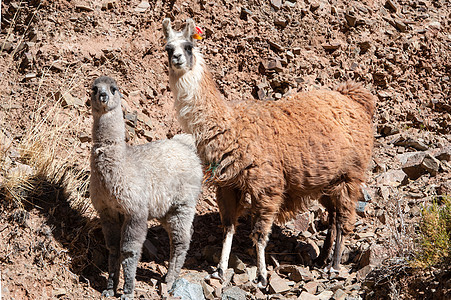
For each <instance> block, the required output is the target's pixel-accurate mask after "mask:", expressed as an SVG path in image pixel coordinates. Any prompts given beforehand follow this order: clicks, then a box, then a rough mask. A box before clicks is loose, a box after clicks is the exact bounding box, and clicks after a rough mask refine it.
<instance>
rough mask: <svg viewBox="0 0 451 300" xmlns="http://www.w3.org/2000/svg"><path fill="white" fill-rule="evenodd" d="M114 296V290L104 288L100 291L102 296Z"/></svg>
mask: <svg viewBox="0 0 451 300" xmlns="http://www.w3.org/2000/svg"><path fill="white" fill-rule="evenodd" d="M113 296H114V290H112V289H110V290H104V291H103V292H102V297H105V298H106V297H113Z"/></svg>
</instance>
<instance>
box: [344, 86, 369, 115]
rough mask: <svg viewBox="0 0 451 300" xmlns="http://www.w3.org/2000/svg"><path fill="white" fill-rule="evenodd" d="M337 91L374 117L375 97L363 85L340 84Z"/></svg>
mask: <svg viewBox="0 0 451 300" xmlns="http://www.w3.org/2000/svg"><path fill="white" fill-rule="evenodd" d="M336 91H337V92H339V93H341V94H343V95H345V96H348V97H349V98H351V99H352V100H354V101H355V102H357V103H359V104H360V105H362V106H363V107H364V108H365V111H366V112H367V113H368V114H369V115H370V116H372V115H373V112H374V97H373V95H372V94H371V93H370V92H369V91H368V90H367V89H366V88H364V87H363V85H362V84H361V83H356V82H353V81H347V82H346V83H342V84H340V85H339V86H338V87H337V88H336Z"/></svg>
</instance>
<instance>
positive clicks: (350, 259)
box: [0, 0, 451, 299]
mask: <svg viewBox="0 0 451 300" xmlns="http://www.w3.org/2000/svg"><path fill="white" fill-rule="evenodd" d="M1 9H2V13H1V15H2V19H1V32H0V55H1V59H0V95H1V97H2V100H1V101H0V202H1V206H2V211H3V212H4V213H3V214H2V215H1V216H0V240H1V242H0V272H1V289H2V290H1V294H2V296H3V297H4V298H5V299H49V298H61V299H91V298H92V299H98V298H99V297H100V293H101V291H102V289H103V288H104V287H105V285H106V270H107V263H106V260H107V256H106V249H105V247H104V241H103V236H102V233H101V230H100V227H99V223H98V219H97V217H96V214H95V213H94V212H93V210H92V208H91V206H90V203H89V194H88V193H87V179H88V178H89V163H88V160H89V150H90V147H91V143H90V141H91V137H90V135H91V134H90V130H91V122H92V119H91V116H90V103H89V96H88V95H89V92H90V85H91V83H92V80H93V79H94V78H96V77H97V76H100V75H109V76H112V77H114V78H115V79H116V80H117V81H118V84H119V86H120V87H121V92H122V93H123V94H124V96H125V97H124V102H123V109H124V116H125V118H126V124H127V126H126V127H127V132H128V133H129V142H130V143H133V144H141V143H145V142H147V141H152V140H157V139H161V138H166V137H171V136H172V135H174V134H176V133H178V132H181V128H180V127H179V125H178V123H177V121H176V118H175V114H174V110H173V99H172V95H171V92H170V90H169V87H168V77H167V57H166V54H165V53H164V49H163V48H164V40H163V33H162V30H161V22H162V20H163V19H164V18H165V17H170V18H171V19H172V20H173V23H174V27H175V28H180V27H181V26H182V24H183V23H184V20H185V19H186V18H188V17H191V18H193V19H194V20H195V22H196V24H197V25H198V26H199V27H201V28H202V29H203V31H204V39H203V40H201V41H199V42H198V46H199V47H200V48H201V51H202V53H203V54H204V56H205V58H206V62H207V64H208V65H209V67H210V69H211V71H212V73H213V76H214V79H215V81H216V83H217V85H218V88H219V89H220V91H221V93H222V95H223V96H224V98H225V99H226V100H228V101H231V102H232V101H246V100H247V99H252V98H255V99H259V100H261V101H277V100H278V99H280V98H283V97H284V96H286V95H289V94H291V93H294V92H297V91H308V90H312V89H318V88H326V89H327V88H333V87H334V86H335V85H336V84H338V83H339V82H344V81H346V80H349V79H352V80H355V81H358V82H362V83H364V85H365V86H366V87H367V88H368V89H369V90H370V91H371V92H372V93H373V94H374V95H375V96H376V98H377V110H376V113H375V116H374V135H375V148H374V155H373V161H372V163H371V166H370V169H369V170H368V183H367V187H366V190H367V192H368V194H367V197H366V198H365V199H364V201H361V202H359V203H358V207H357V210H358V212H359V218H358V220H357V223H356V229H355V232H354V234H353V235H352V236H351V239H350V240H349V241H348V242H347V243H346V249H345V253H344V257H343V268H342V270H341V271H340V272H339V273H338V274H333V275H329V274H326V273H324V272H323V271H322V270H320V269H317V268H315V267H313V266H312V259H314V258H315V257H316V256H317V255H318V251H319V247H321V245H322V243H323V241H324V239H325V236H326V228H327V226H326V225H327V224H325V221H326V220H327V218H326V216H325V211H324V209H323V208H322V207H321V206H319V205H315V206H314V207H312V208H311V209H310V211H308V212H305V213H302V214H299V215H298V216H297V218H296V219H295V220H293V221H291V222H289V223H288V224H286V225H284V226H281V227H278V226H275V227H274V230H273V233H272V235H271V239H270V242H269V245H268V248H267V252H268V257H267V261H268V269H269V273H270V276H271V277H270V280H269V285H268V287H267V288H266V289H265V290H258V289H257V288H256V286H255V285H254V284H253V283H252V279H253V277H255V270H256V268H255V250H254V248H253V245H252V243H251V242H250V240H249V238H248V235H249V233H250V220H249V217H247V216H246V217H243V218H242V220H241V225H240V226H239V228H238V232H237V235H236V238H235V240H234V244H233V248H232V252H233V253H234V256H233V257H232V262H231V267H232V269H233V270H234V271H233V272H232V271H231V270H232V269H231V270H230V272H229V275H230V276H229V277H228V280H227V281H226V282H225V283H224V284H223V285H221V284H220V283H219V282H218V281H216V280H214V279H204V278H205V276H206V275H208V274H209V273H211V267H212V266H214V265H216V263H217V261H218V255H219V251H220V249H221V241H222V228H221V227H220V220H219V215H218V213H217V207H216V204H215V201H214V196H213V195H214V194H213V193H212V190H211V189H210V188H207V187H206V188H205V189H204V193H203V195H202V198H201V200H200V202H199V205H198V216H197V217H196V220H195V224H194V229H195V232H194V236H193V241H192V244H191V249H190V251H189V253H188V258H187V261H186V264H185V268H184V270H183V272H182V273H183V277H184V278H185V279H186V280H187V281H188V282H189V284H188V283H187V284H186V286H185V289H186V288H187V287H191V288H192V289H193V290H196V288H199V286H198V285H200V286H201V288H200V291H201V294H203V295H202V296H201V295H198V296H193V297H194V298H193V299H201V297H206V298H207V299H215V298H221V297H223V298H224V297H225V298H226V299H245V298H246V297H247V298H249V299H285V298H292V299H331V298H333V299H362V298H367V299H374V298H378V299H379V298H393V299H409V298H416V299H447V298H448V299H449V298H450V297H451V277H450V276H451V275H450V270H449V266H446V265H445V267H442V268H440V267H438V268H436V269H428V270H419V269H416V268H413V267H412V265H411V264H410V261H411V260H412V259H413V255H414V254H415V253H416V251H417V250H416V246H415V240H416V239H417V237H418V223H419V219H420V217H421V210H422V207H423V206H427V205H429V204H430V203H432V202H433V201H436V202H437V201H438V202H439V203H440V202H441V201H443V199H445V198H446V195H450V194H451V175H450V174H451V172H450V170H451V163H450V156H451V114H450V112H451V87H450V76H451V3H450V2H449V1H447V0H424V1H401V0H364V1H343V0H329V1H321V0H319V1H310V0H248V1H244V0H238V1H232V0H220V1H213V0H211V1H209V0H198V1H182V0H174V1H163V0H156V1H141V0H126V1H118V0H94V1H82V0H80V1H70V0H56V1H48V0H31V1H3V2H2V8H1ZM149 226H150V229H149V233H148V237H147V241H146V244H145V247H144V251H143V259H142V261H141V263H140V265H139V268H138V274H137V289H136V297H137V298H139V299H158V298H161V297H165V296H167V287H165V286H164V285H161V284H160V282H161V277H162V276H163V275H164V274H165V273H166V268H167V259H168V256H169V253H168V250H167V249H168V238H167V236H166V233H165V232H164V230H163V229H162V228H161V227H160V226H159V225H158V224H157V223H156V222H155V223H154V222H152V223H150V224H149ZM197 284H198V285H197ZM182 290H183V287H180V289H179V291H182ZM185 291H186V290H185ZM176 294H177V293H176ZM227 297H229V298H227Z"/></svg>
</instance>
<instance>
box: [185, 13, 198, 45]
mask: <svg viewBox="0 0 451 300" xmlns="http://www.w3.org/2000/svg"><path fill="white" fill-rule="evenodd" d="M194 27H195V25H194V20H193V19H191V18H189V19H186V25H185V29H183V37H184V38H185V39H186V40H187V41H190V42H192V43H193V42H194V39H193V34H194Z"/></svg>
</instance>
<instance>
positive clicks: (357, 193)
mask: <svg viewBox="0 0 451 300" xmlns="http://www.w3.org/2000/svg"><path fill="white" fill-rule="evenodd" d="M329 195H330V197H331V200H332V201H331V202H332V204H333V205H334V206H335V211H336V215H335V231H336V237H335V247H334V252H333V256H332V260H331V262H330V264H329V266H328V267H327V268H328V269H329V270H330V271H338V270H339V269H340V263H341V257H342V253H343V243H344V240H345V238H346V237H347V236H348V235H349V234H350V233H351V232H352V230H353V229H354V224H355V218H356V212H355V206H356V202H357V200H358V199H359V197H361V189H360V182H359V181H350V180H348V182H341V183H339V184H338V185H336V186H335V187H334V188H333V189H332V192H331V194H329ZM330 226H334V225H333V223H332V224H331V225H330Z"/></svg>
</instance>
